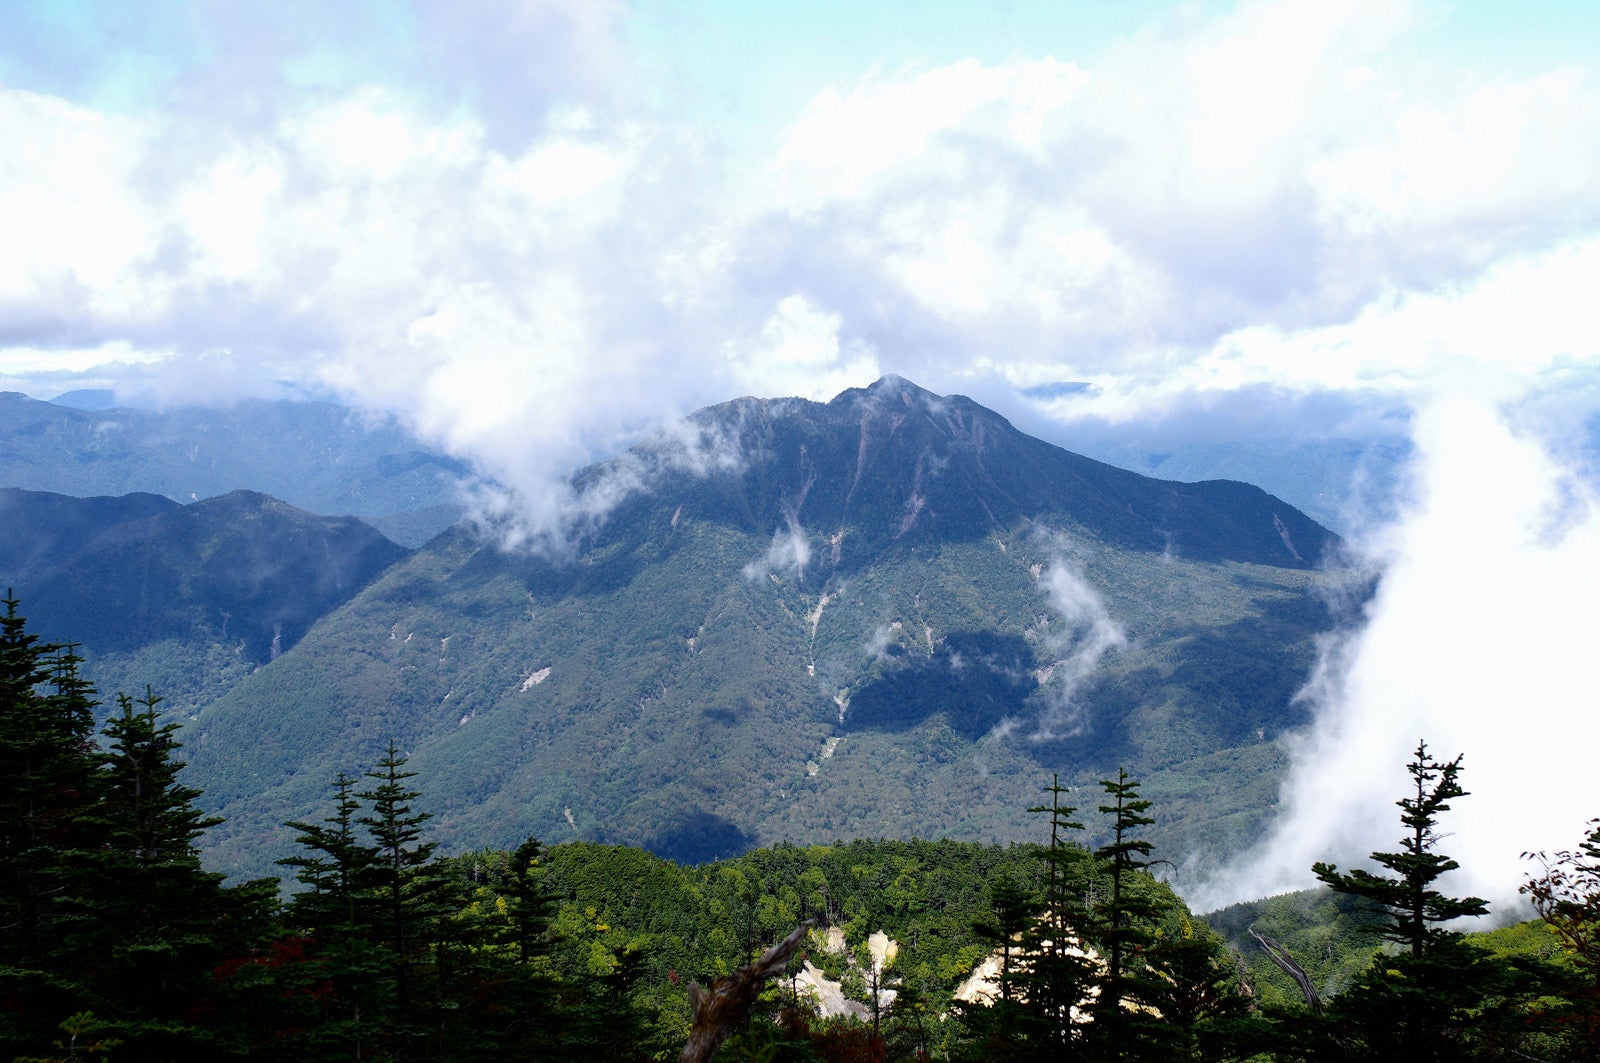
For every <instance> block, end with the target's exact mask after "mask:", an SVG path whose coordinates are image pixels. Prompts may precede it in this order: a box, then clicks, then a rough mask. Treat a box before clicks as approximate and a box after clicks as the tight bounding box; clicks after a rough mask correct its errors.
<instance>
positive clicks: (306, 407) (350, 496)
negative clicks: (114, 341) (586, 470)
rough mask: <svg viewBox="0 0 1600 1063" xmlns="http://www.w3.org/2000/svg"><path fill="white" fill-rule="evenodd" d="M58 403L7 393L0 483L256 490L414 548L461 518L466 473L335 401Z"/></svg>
mask: <svg viewBox="0 0 1600 1063" xmlns="http://www.w3.org/2000/svg"><path fill="white" fill-rule="evenodd" d="M61 398H62V400H67V401H66V402H62V401H58V402H55V403H50V402H38V401H36V400H34V399H30V398H28V397H27V396H25V395H19V394H17V393H15V392H0V487H21V488H26V489H28V490H32V491H53V492H57V493H60V494H66V495H75V496H89V495H123V494H129V493H132V492H150V493H153V494H158V495H165V496H167V497H169V498H172V499H175V500H176V501H179V502H191V501H196V500H199V499H204V498H210V497H213V496H216V495H221V494H226V493H227V492H229V491H236V490H253V491H261V492H264V493H266V494H270V495H272V496H274V497H276V498H282V499H284V500H286V501H288V502H290V503H291V504H293V505H296V506H299V507H300V508H302V509H305V510H308V511H310V512H313V513H322V514H328V515H334V516H340V515H346V514H349V515H353V516H360V517H362V518H363V519H365V520H367V521H369V522H370V523H372V524H374V525H375V526H378V527H380V528H381V529H382V530H385V531H386V532H389V533H393V537H395V538H396V539H397V541H403V542H404V543H406V544H407V545H416V544H418V543H421V542H424V541H426V540H427V539H429V538H431V537H432V536H433V535H435V534H437V533H438V532H440V531H442V530H443V529H444V528H446V527H448V526H449V525H450V524H452V523H454V522H455V520H457V519H458V518H459V516H460V509H459V507H458V506H456V504H455V499H456V484H457V483H458V482H459V481H460V480H461V479H462V478H463V477H464V476H465V475H467V473H468V470H467V468H466V466H464V465H463V464H462V463H460V462H458V461H455V460H453V459H450V458H447V457H444V456H443V455H440V454H437V453H434V452H431V451H429V450H427V449H426V448H424V447H422V446H421V445H420V444H418V442H417V441H416V440H415V439H414V438H413V437H412V436H411V435H409V434H408V433H407V432H405V431H404V430H402V429H401V428H400V427H399V426H397V425H395V424H394V423H392V422H388V421H385V420H382V419H373V418H364V417H362V416H361V415H358V414H356V413H354V412H353V411H350V410H348V409H345V408H343V407H340V406H335V405H332V404H330V403H323V402H305V401H286V400H285V401H275V402H262V401H256V402H243V403H240V404H238V405H236V406H231V407H227V408H222V409H200V408H177V409H172V410H165V411H157V410H135V409H115V408H113V409H104V408H101V407H100V401H99V400H100V399H101V398H103V396H98V395H97V394H95V393H69V394H68V395H65V396H62V397H61ZM74 404H75V405H74ZM79 406H81V407H84V408H77V407H79Z"/></svg>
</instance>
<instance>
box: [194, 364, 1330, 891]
mask: <svg viewBox="0 0 1600 1063" xmlns="http://www.w3.org/2000/svg"><path fill="white" fill-rule="evenodd" d="M692 425H693V426H694V428H693V431H692V432H691V433H690V434H691V435H693V434H696V433H697V434H698V443H697V444H696V445H695V446H692V447H690V448H688V449H685V448H684V445H683V439H682V436H681V435H675V436H673V437H672V438H670V439H668V438H663V439H660V440H654V441H651V442H647V443H645V444H642V445H641V446H639V447H636V448H634V450H633V451H632V452H631V453H630V454H629V455H627V456H625V457H623V458H620V459H618V461H616V462H613V463H608V464H606V465H600V466H594V467H591V468H589V469H587V470H584V471H583V472H582V473H580V474H579V475H578V476H577V478H576V480H577V482H578V484H579V485H580V486H590V487H594V486H597V485H601V484H602V483H606V482H611V483H625V482H638V483H642V484H643V486H642V488H640V489H638V490H636V491H635V492H634V493H632V494H631V495H629V496H628V497H626V498H625V499H624V501H623V502H622V503H621V504H620V505H619V506H618V507H617V508H615V509H614V510H613V511H612V512H611V513H610V514H609V515H608V516H607V517H606V519H605V520H604V521H601V522H597V523H595V524H594V525H592V526H590V527H588V528H585V529H583V530H582V534H581V535H580V542H579V544H578V546H577V549H576V552H575V556H573V557H571V558H569V559H566V560H562V561H550V560H546V559H543V558H539V557H533V556H528V555H526V554H517V553H506V552H503V551H502V550H500V549H498V548H497V547H496V546H494V545H492V544H488V543H485V542H482V541H479V540H477V539H475V538H473V537H472V536H471V535H469V534H467V533H466V532H465V531H462V530H457V531H454V532H451V533H449V534H447V535H444V536H441V537H440V538H438V539H436V540H434V541H433V542H431V543H429V544H428V545H426V546H425V547H424V548H422V549H420V550H418V551H417V552H416V553H414V554H412V555H411V556H409V557H407V558H405V559H403V560H401V561H399V562H398V563H396V564H395V565H393V566H392V567H390V568H389V569H387V570H386V571H385V572H384V573H383V574H382V575H381V576H379V577H378V578H377V579H376V580H375V581H374V582H373V583H372V584H370V585H369V586H368V587H366V589H364V590H362V591H361V592H360V593H359V594H356V595H355V596H354V597H353V598H351V599H350V600H349V601H347V602H345V603H344V604H342V605H339V606H338V607H337V608H334V609H333V610H331V611H330V612H327V613H325V614H324V615H323V616H322V618H321V620H320V621H318V622H317V623H316V624H315V625H314V626H312V627H311V628H310V630H309V631H308V632H307V634H306V635H305V637H304V638H303V639H302V640H301V641H300V642H299V644H298V645H296V646H295V647H294V648H292V649H290V650H289V651H288V652H285V653H283V654H282V655H281V656H280V657H279V658H278V659H277V660H275V661H272V662H271V663H269V664H267V665H266V666H265V667H262V668H260V669H259V670H258V671H255V672H253V673H252V674H250V675H247V676H245V677H243V678H242V679H241V681H240V682H239V683H238V684H237V685H236V686H235V687H233V688H232V689H231V690H230V691H229V692H228V693H227V694H226V695H224V696H223V697H221V698H220V699H218V700H217V701H216V702H215V703H214V704H211V705H209V706H206V707H205V708H203V709H202V710H201V711H200V712H199V713H198V719H197V720H196V721H195V722H194V723H193V724H192V726H191V729H190V732H189V734H188V738H187V741H188V743H189V745H188V749H187V753H188V754H189V756H190V757H191V766H190V772H189V781H190V782H191V783H192V784H194V785H198V786H201V787H203V788H204V789H205V791H206V795H207V796H206V801H207V802H208V804H209V805H210V806H211V807H212V808H214V809H217V810H219V811H221V812H222V813H223V814H224V815H226V816H227V817H228V822H227V824H226V825H224V826H223V827H222V828H219V829H218V830H217V831H215V832H212V833H211V834H209V835H208V838H209V840H210V844H211V845H212V847H213V848H212V858H213V859H214V860H215V861H216V862H217V863H218V865H219V866H221V867H224V868H227V869H232V870H253V871H263V870H270V859H271V857H272V856H274V855H279V853H278V850H279V849H280V848H281V849H282V850H283V851H285V852H286V851H287V850H288V846H289V839H288V835H289V833H290V832H287V831H285V830H284V829H282V828H281V826H280V825H281V823H282V822H283V821H284V820H286V819H290V818H307V817H313V818H314V817H317V816H320V815H321V814H323V812H325V810H326V801H327V798H328V785H329V783H330V781H331V780H332V778H333V776H334V774H335V772H337V771H341V770H343V771H348V772H354V773H360V772H361V771H363V770H365V769H366V768H367V767H369V766H370V765H371V764H372V763H373V762H374V761H375V759H376V757H377V755H378V753H379V751H380V750H381V749H382V748H383V747H384V746H385V744H386V743H387V742H388V741H389V740H390V739H393V740H395V741H397V742H398V743H399V744H400V746H401V748H402V749H404V750H405V751H407V752H408V753H409V754H410V755H411V757H412V761H411V766H412V768H413V769H415V770H416V771H418V772H419V773H420V774H419V777H418V782H419V784H420V785H421V786H422V788H423V789H424V791H425V795H426V796H425V800H426V802H427V803H428V805H429V807H431V809H432V810H433V811H434V812H435V813H436V814H437V817H438V818H437V819H436V820H435V821H434V824H433V826H435V827H436V828H437V831H438V834H439V836H440V837H441V838H442V839H443V840H444V841H445V842H446V844H447V845H450V846H455V847H469V846H478V845H490V844H493V845H501V844H508V843H510V842H513V841H516V840H518V839H520V838H522V837H525V836H527V835H529V834H532V835H536V836H539V837H542V838H545V839H547V840H560V839H563V838H571V837H575V836H576V837H584V838H592V839H599V840H610V841H626V842H636V843H641V844H645V845H648V846H650V847H651V848H652V849H654V850H656V851H657V852H661V853H665V854H668V855H671V856H674V857H677V858H680V859H691V860H699V859H707V858H711V857H715V856H718V855H724V854H727V853H730V852H734V851H737V850H738V849H740V848H742V847H744V846H747V845H750V844H754V843H760V842H767V841H773V840H777V839H782V838H790V839H797V840H812V841H816V840H822V841H827V840H831V839H834V838H843V837H852V836H897V835H921V836H954V837H964V838H1017V837H1036V836H1037V834H1038V824H1037V823H1036V822H1034V817H1030V816H1029V815H1028V814H1027V813H1026V811H1025V810H1026V809H1027V808H1028V807H1029V806H1030V805H1032V804H1035V803H1037V800H1038V797H1039V788H1040V786H1041V785H1042V784H1043V783H1044V782H1046V781H1048V779H1049V777H1050V774H1051V773H1052V772H1060V773H1061V775H1062V778H1063V781H1064V782H1066V783H1069V784H1071V785H1075V786H1086V787H1093V786H1094V785H1095V784H1096V783H1097V781H1098V780H1099V779H1100V778H1103V777H1104V776H1105V774H1107V773H1114V772H1115V770H1116V768H1117V767H1119V766H1126V767H1128V768H1130V769H1131V770H1132V771H1133V772H1135V774H1137V775H1139V776H1141V777H1143V778H1144V779H1145V780H1146V793H1147V794H1148V795H1149V796H1152V797H1153V798H1155V799H1156V800H1157V801H1158V807H1159V808H1160V812H1161V818H1160V820H1159V821H1158V828H1157V831H1156V837H1157V838H1158V841H1159V843H1160V844H1161V845H1163V846H1164V847H1165V851H1164V855H1166V856H1167V857H1168V858H1171V859H1177V858H1179V857H1180V856H1181V855H1182V854H1183V853H1184V852H1188V851H1192V850H1196V849H1203V848H1208V849H1215V850H1231V849H1236V848H1238V847H1239V846H1241V845H1242V844H1244V843H1245V842H1247V841H1248V840H1250V838H1251V837H1252V835H1253V831H1254V830H1255V829H1256V827H1257V825H1258V824H1259V823H1260V821H1261V820H1262V817H1263V816H1264V815H1265V813H1266V811H1267V809H1268V808H1269V807H1270V805H1271V803H1272V801H1273V799H1274V796H1275V792H1276V784H1277V781H1278V774H1279V772H1280V771H1281V769H1282V765H1283V755H1282V751H1281V748H1280V746H1279V744H1278V739H1279V737H1280V736H1282V735H1283V734H1284V733H1285V732H1286V731H1287V730H1289V729H1291V728H1293V727H1295V726H1296V725H1298V724H1299V723H1301V722H1303V717H1302V710H1301V709H1300V708H1299V707H1298V706H1297V705H1296V704H1295V703H1294V701H1293V695H1294V693H1295V691H1296V690H1297V689H1298V687H1299V686H1300V684H1301V683H1302V682H1303V681H1304V679H1305V677H1306V674H1307V671H1308V669H1309V667H1310V665H1311V663H1312V661H1313V659H1314V654H1315V649H1314V639H1315V637H1316V636H1317V635H1318V633H1320V632H1322V631H1324V630H1326V629H1327V627H1328V626H1329V625H1330V624H1331V623H1332V620H1331V618H1330V615H1329V612H1328V606H1327V604H1326V603H1327V601H1329V600H1330V597H1329V596H1328V595H1327V594H1326V593H1325V592H1326V585H1327V581H1328V579H1329V578H1330V577H1329V576H1327V575H1325V574H1324V572H1323V570H1322V569H1320V568H1319V564H1320V563H1321V561H1322V560H1323V558H1324V557H1325V556H1327V554H1328V552H1329V551H1330V550H1332V549H1333V548H1334V547H1335V546H1336V545H1337V540H1336V539H1335V538H1334V537H1333V536H1332V535H1331V534H1330V533H1329V532H1328V531H1327V530H1326V529H1325V528H1323V527H1321V526H1319V525H1318V524H1317V523H1315V522H1314V521H1312V520H1311V519H1309V518H1308V517H1306V516H1305V515H1304V514H1303V513H1301V512H1299V511H1298V510H1296V509H1295V508H1294V507H1292V506H1289V505H1288V504H1286V503H1284V502H1282V501H1280V500H1278V499H1276V498H1273V497H1272V496H1270V495H1267V494H1266V493H1265V492H1263V491H1261V490H1259V489H1257V488H1254V487H1251V486H1248V485H1246V484H1242V483H1237V482H1224V481H1216V482H1206V483H1197V484H1180V483H1172V482H1167V481H1162V480H1155V479H1150V478H1147V477H1144V476H1140V475H1137V474H1134V473H1131V472H1127V471H1124V470H1121V469H1117V468H1114V467H1112V466H1109V465H1105V464H1102V463H1100V462H1097V461H1093V460H1090V459H1088V458H1084V457H1081V456H1078V455H1075V454H1071V453H1068V452H1066V451H1064V450H1062V449H1060V448H1058V447H1055V446H1052V445H1050V444H1047V443H1044V442H1041V441H1039V440H1037V439H1033V438H1030V437H1028V436H1026V435H1024V434H1022V433H1020V432H1018V431H1016V430H1015V429H1014V428H1013V427H1012V426H1011V425H1010V424H1008V423H1007V422H1006V421H1005V420H1004V419H1003V418H1001V417H1000V416H998V415H996V414H995V413H993V412H991V411H989V410H987V409H985V408H983V407H981V406H979V405H977V404H976V403H973V402H971V401H970V400H967V399H964V398H960V397H949V398H945V397H939V396H936V395H932V394H930V393H928V392H926V391H923V390H921V389H919V388H917V387H915V386H914V385H912V384H910V383H908V382H906V381H903V380H898V379H894V378H888V379H885V380H883V381H880V382H879V383H877V384H875V385H874V386H873V387H871V388H868V389H856V390H852V391H848V392H845V393H844V394H842V395H840V396H839V397H838V398H837V399H835V400H833V401H832V402H829V403H812V402H803V401H799V400H773V401H764V400H757V399H740V400H737V401H734V402H729V403H725V404H722V405H720V406H716V407H712V408H709V409H707V410H704V411H701V412H700V413H699V414H696V415H695V416H694V417H693V418H692Z"/></svg>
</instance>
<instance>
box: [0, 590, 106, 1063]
mask: <svg viewBox="0 0 1600 1063" xmlns="http://www.w3.org/2000/svg"><path fill="white" fill-rule="evenodd" d="M0 604H3V605H4V615H0V1053H4V1055H5V1056H6V1057H8V1058H9V1056H11V1055H15V1054H17V1053H18V1052H20V1051H24V1050H26V1049H27V1048H29V1047H43V1046H45V1045H47V1044H49V1043H50V1040H51V1038H53V1037H54V1036H56V1034H57V1031H56V1025H57V1023H59V1022H60V1021H62V1020H63V1019H65V1018H66V1017H68V1016H69V1015H72V1014H75V1013H77V1012H80V1011H83V1010H85V1008H84V1005H85V989H84V986H83V984H82V981H81V979H82V976H83V975H84V974H85V973H86V972H84V971H83V970H82V967H81V965H78V964H75V963H74V961H73V957H72V955H71V953H70V951H69V950H68V949H66V948H65V947H64V936H63V933H62V930H63V921H64V920H66V919H68V918H70V916H71V907H70V905H68V904H67V901H68V900H69V898H70V896H71V894H72V893H73V892H76V891H77V890H78V889H80V887H79V886H78V885H77V884H75V883H74V882H73V877H74V870H73V868H74V864H75V863H77V862H79V860H78V854H82V853H85V852H90V851H93V850H94V849H96V848H97V846H98V842H99V839H97V838H95V837H94V836H93V834H94V831H93V817H92V816H90V815H88V813H89V812H90V811H91V810H92V809H93V808H94V806H95V803H96V801H97V800H98V798H99V790H100V782H101V780H100V777H99V773H98V771H97V768H98V762H97V761H96V758H95V746H94V705H95V702H94V696H93V690H92V689H91V688H90V686H89V685H88V683H86V682H85V681H84V680H83V678H82V677H81V675H80V674H79V672H78V665H79V663H80V659H79V658H78V656H77V654H76V653H74V652H73V650H72V648H71V647H66V646H59V645H53V644H47V643H44V642H42V641H40V639H39V637H38V636H37V635H34V634H33V633H32V632H30V631H28V629H27V622H26V620H25V619H24V618H23V617H22V615H21V614H20V612H19V603H18V602H17V600H16V599H15V598H14V597H11V596H10V595H9V594H8V595H7V597H6V598H5V599H4V600H3V603H0Z"/></svg>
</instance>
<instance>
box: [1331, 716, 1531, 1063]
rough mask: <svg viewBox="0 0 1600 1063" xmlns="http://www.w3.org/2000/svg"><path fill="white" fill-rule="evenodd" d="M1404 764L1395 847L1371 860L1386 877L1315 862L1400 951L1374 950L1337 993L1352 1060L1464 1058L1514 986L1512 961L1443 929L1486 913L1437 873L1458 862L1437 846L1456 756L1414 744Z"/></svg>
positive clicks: (1335, 1017) (1457, 766)
mask: <svg viewBox="0 0 1600 1063" xmlns="http://www.w3.org/2000/svg"><path fill="white" fill-rule="evenodd" d="M1406 770H1407V771H1408V772H1409V773H1410V775H1411V778H1412V791H1411V793H1409V794H1407V795H1406V796H1405V797H1403V798H1401V799H1400V800H1399V801H1397V802H1396V805H1398V807H1399V808H1400V820H1401V823H1402V824H1403V825H1404V827H1405V833H1404V836H1403V837H1402V838H1401V840H1400V848H1399V850H1398V851H1395V852H1374V853H1373V854H1372V856H1371V858H1372V860H1373V862H1374V863H1376V864H1378V865H1379V866H1380V867H1382V868H1384V869H1386V870H1387V871H1388V874H1384V873H1382V872H1374V871H1367V870H1365V869H1362V868H1356V869H1353V870H1351V871H1349V872H1341V871H1340V870H1339V869H1338V868H1337V867H1335V866H1333V865H1332V864H1328V863H1325V862H1319V863H1317V864H1315V865H1313V867H1312V870H1313V871H1314V872H1315V873H1316V875H1317V877H1318V878H1319V879H1321V880H1322V881H1323V882H1324V883H1326V884H1327V885H1328V886H1329V887H1330V888H1332V889H1334V890H1336V891H1338V892H1340V893H1344V894H1348V895H1351V896H1355V897H1361V898H1364V899H1365V900H1367V901H1368V902H1370V903H1371V904H1372V905H1374V907H1375V908H1376V909H1377V911H1378V912H1379V913H1380V914H1381V915H1382V917H1383V921H1382V923H1381V924H1380V925H1379V927H1378V932H1379V933H1380V934H1381V935H1382V936H1383V937H1384V938H1385V939H1386V940H1388V941H1390V942H1392V943H1393V944H1395V945H1396V946H1398V947H1399V948H1400V950H1401V951H1400V953H1399V954H1398V955H1394V956H1387V955H1380V956H1379V957H1378V958H1377V959H1376V960H1375V961H1374V962H1373V964H1372V965H1371V966H1370V967H1368V968H1367V970H1366V971H1365V972H1363V973H1362V974H1361V975H1360V976H1359V977H1358V978H1357V980H1356V982H1355V984H1354V985H1352V986H1350V987H1348V988H1347V989H1345V990H1344V992H1342V993H1340V994H1339V996H1338V997H1336V998H1335V999H1334V1001H1333V1002H1332V1004H1331V1005H1330V1007H1329V1011H1328V1016H1329V1019H1330V1029H1331V1031H1332V1036H1333V1038H1334V1039H1335V1040H1336V1041H1337V1042H1338V1043H1339V1044H1341V1045H1342V1046H1343V1048H1344V1050H1345V1051H1346V1052H1348V1053H1349V1054H1351V1055H1353V1056H1356V1057H1358V1058H1367V1059H1407V1060H1415V1061H1421V1060H1446V1059H1465V1058H1470V1057H1471V1056H1472V1055H1473V1054H1474V1051H1475V1049H1476V1048H1477V1047H1478V1046H1479V1045H1480V1044H1481V1043H1482V1042H1483V1040H1484V1037H1485V1036H1486V1035H1487V1034H1488V1033H1489V1032H1490V1031H1491V1029H1492V1027H1493V1025H1494V1018H1495V1017H1494V1016H1493V1015H1492V1014H1490V1013H1491V1012H1493V1011H1495V1010H1496V1007H1497V1005H1498V1004H1500V1003H1502V1002H1504V1001H1505V1000H1506V999H1507V996H1508V994H1509V993H1511V992H1512V991H1513V990H1514V986H1513V981H1514V979H1513V977H1512V971H1511V969H1510V968H1509V966H1508V965H1506V964H1504V963H1501V962H1498V961H1495V960H1493V959H1491V958H1490V957H1489V956H1488V954H1487V953H1485V952H1484V951H1483V950H1481V949H1478V948H1476V947H1475V946H1473V945H1471V944H1469V943H1467V942H1466V941H1465V940H1464V935H1463V934H1462V933H1461V932H1460V931H1458V930H1453V929H1450V928H1448V927H1447V926H1446V925H1445V924H1446V923H1448V922H1449V921H1451V920H1454V919H1458V918H1460V917H1462V916H1478V915H1484V914H1486V913H1487V912H1488V909H1489V906H1488V903H1487V902H1486V901H1484V900H1483V899H1482V898H1479V897H1452V896H1450V895H1449V894H1447V893H1444V892H1443V891H1442V890H1441V889H1440V888H1439V886H1440V883H1439V880H1440V878H1441V877H1442V876H1444V875H1445V874H1446V873H1447V872H1450V871H1453V870H1455V869H1456V868H1457V867H1459V866H1460V865H1459V864H1457V863H1456V861H1455V860H1452V859H1450V858H1449V857H1448V856H1446V855H1444V854H1443V853H1441V852H1439V851H1438V843H1439V834H1438V822H1439V817H1440V816H1441V815H1442V814H1443V813H1445V812H1448V811H1449V810H1450V802H1451V801H1453V800H1455V799H1456V798H1459V797H1465V796H1467V791H1466V790H1464V789H1462V787H1461V783H1460V780H1459V778H1458V777H1459V775H1460V773H1461V757H1459V756H1457V757H1456V758H1455V759H1454V760H1452V761H1449V762H1440V761H1437V760H1435V759H1434V758H1433V757H1432V756H1431V755H1430V754H1429V753H1428V746H1427V743H1426V742H1419V743H1418V744H1417V749H1416V753H1415V754H1414V756H1413V759H1412V761H1411V762H1410V763H1409V764H1408V765H1406Z"/></svg>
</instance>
